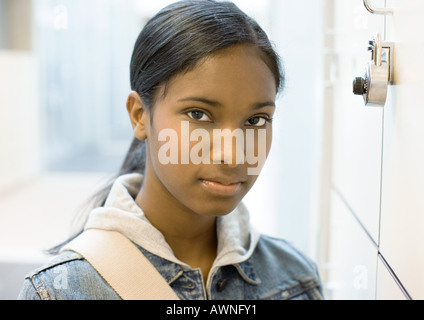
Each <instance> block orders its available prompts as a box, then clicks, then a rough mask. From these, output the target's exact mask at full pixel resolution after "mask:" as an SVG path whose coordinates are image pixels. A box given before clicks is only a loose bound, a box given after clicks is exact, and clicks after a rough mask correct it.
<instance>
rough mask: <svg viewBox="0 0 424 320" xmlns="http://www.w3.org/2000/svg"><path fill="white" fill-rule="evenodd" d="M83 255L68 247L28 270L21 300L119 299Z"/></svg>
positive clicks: (19, 298)
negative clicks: (46, 261)
mask: <svg viewBox="0 0 424 320" xmlns="http://www.w3.org/2000/svg"><path fill="white" fill-rule="evenodd" d="M119 299H120V298H119V296H118V295H117V294H116V292H115V291H114V290H113V289H112V288H111V287H110V286H109V285H108V284H107V282H106V281H105V280H104V279H103V278H102V277H101V276H100V274H99V273H97V271H96V270H95V269H94V268H93V267H92V266H91V264H90V263H88V261H87V260H85V259H84V258H83V257H82V256H81V255H79V254H78V253H75V252H72V251H66V252H64V253H62V254H60V255H58V256H57V257H55V258H53V259H52V260H51V261H50V262H49V263H47V264H46V265H44V266H43V267H41V268H38V269H36V270H34V271H32V272H31V273H29V274H28V275H27V276H26V278H25V280H24V283H23V286H22V289H21V292H20V294H19V296H18V300H119Z"/></svg>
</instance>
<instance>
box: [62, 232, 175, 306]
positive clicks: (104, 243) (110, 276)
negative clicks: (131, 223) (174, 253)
mask: <svg viewBox="0 0 424 320" xmlns="http://www.w3.org/2000/svg"><path fill="white" fill-rule="evenodd" d="M67 250H71V251H75V252H77V253H79V254H80V255H81V256H83V257H84V259H86V260H87V261H88V262H89V263H90V264H91V265H92V266H93V268H94V269H95V270H96V271H97V272H98V273H99V274H100V275H101V276H102V277H103V279H105V280H106V282H107V283H108V284H109V285H110V286H111V287H112V288H113V289H114V290H115V291H116V293H117V294H118V295H119V296H120V297H121V298H122V299H123V300H178V299H179V298H178V297H177V295H176V294H175V292H174V291H173V290H172V288H171V287H170V286H169V284H168V283H167V282H166V280H165V279H164V278H163V277H162V276H161V274H160V273H159V272H158V271H157V270H156V268H155V267H154V266H153V265H152V264H151V263H150V261H149V260H148V259H147V258H146V257H145V256H144V255H143V253H142V252H141V251H140V250H139V249H138V248H137V247H136V246H135V245H134V244H133V243H132V242H131V241H130V240H129V239H128V238H126V237H125V236H124V235H122V234H121V233H119V232H116V231H106V230H100V229H88V230H85V231H84V232H83V233H82V234H81V235H79V236H78V237H76V238H75V239H74V240H72V241H71V242H70V243H68V244H67V245H65V246H64V247H63V248H62V250H61V252H63V251H67Z"/></svg>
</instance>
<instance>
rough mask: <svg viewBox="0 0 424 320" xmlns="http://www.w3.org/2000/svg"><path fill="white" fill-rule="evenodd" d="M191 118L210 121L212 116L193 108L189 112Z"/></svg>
mask: <svg viewBox="0 0 424 320" xmlns="http://www.w3.org/2000/svg"><path fill="white" fill-rule="evenodd" d="M187 114H188V116H189V117H190V118H192V119H193V120H198V121H210V118H209V117H208V116H207V115H206V113H204V112H203V111H200V110H193V111H190V112H188V113H187Z"/></svg>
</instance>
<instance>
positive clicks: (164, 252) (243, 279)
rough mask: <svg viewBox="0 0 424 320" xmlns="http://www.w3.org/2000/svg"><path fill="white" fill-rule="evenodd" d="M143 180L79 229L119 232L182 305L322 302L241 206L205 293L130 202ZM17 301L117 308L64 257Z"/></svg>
mask: <svg viewBox="0 0 424 320" xmlns="http://www.w3.org/2000/svg"><path fill="white" fill-rule="evenodd" d="M141 181H142V176H141V175H138V174H132V175H126V176H122V177H120V178H118V179H117V181H116V182H115V183H114V185H113V187H112V190H111V192H110V194H109V197H108V199H107V201H106V203H105V206H104V207H102V208H96V209H94V210H93V211H92V212H91V213H90V216H89V219H88V221H87V224H86V226H85V229H90V228H100V229H104V230H114V231H119V232H121V233H122V234H124V235H125V236H127V237H128V238H129V239H130V240H131V241H132V242H133V243H134V245H136V246H137V248H138V249H139V250H140V251H141V252H142V254H144V255H145V256H146V257H147V258H148V259H149V261H150V262H151V263H152V264H153V265H154V266H155V268H156V269H157V270H158V271H159V273H160V274H161V275H162V276H163V278H164V279H165V280H166V281H167V282H168V284H169V285H170V286H171V288H172V289H173V290H174V292H175V293H176V294H177V296H178V297H179V298H180V299H182V300H203V299H210V300H262V299H273V300H285V299H314V300H315V299H322V288H321V283H320V279H319V275H318V271H317V268H316V265H315V264H314V263H313V262H312V261H311V260H310V259H308V258H307V257H306V256H304V255H303V254H302V253H301V252H299V251H298V250H297V249H295V248H294V247H293V246H292V245H291V244H289V243H288V242H287V241H285V240H281V239H276V238H272V237H269V236H265V235H260V234H259V233H258V232H256V231H255V230H254V229H253V228H252V227H251V226H250V224H249V217H248V212H247V210H246V209H245V208H244V206H243V205H242V204H241V205H240V206H239V207H238V208H237V209H236V210H235V211H234V212H232V213H230V214H229V215H227V216H225V217H220V218H218V221H217V235H218V254H217V258H216V260H215V262H214V264H213V266H212V268H211V270H210V273H209V276H208V279H207V281H206V286H205V284H204V281H203V277H202V273H201V270H200V269H199V268H196V269H194V268H191V267H190V266H189V265H187V264H185V263H184V262H182V261H179V260H178V259H177V258H176V257H175V256H174V254H173V252H172V249H171V248H170V247H169V245H168V244H167V243H166V241H165V239H164V237H163V236H162V234H161V233H160V231H159V230H157V229H155V228H154V227H153V225H151V224H150V222H149V221H148V220H147V218H146V217H145V216H144V213H143V212H142V211H141V208H140V207H138V206H137V204H136V203H135V201H134V195H135V194H136V193H137V190H139V188H140V186H141ZM18 299H22V300H118V299H120V297H119V296H118V294H117V293H116V292H115V291H114V290H113V288H112V287H110V286H109V285H108V283H107V282H106V281H105V280H104V279H103V278H102V277H101V275H100V274H98V273H97V271H96V270H95V269H94V268H93V267H92V266H91V265H90V264H89V263H88V262H87V261H86V260H85V259H84V258H83V257H82V256H80V255H79V254H78V253H75V252H72V251H65V252H63V253H61V254H59V255H58V256H56V257H55V258H53V259H52V261H50V262H49V263H48V264H47V265H45V266H43V267H41V268H39V269H37V270H34V271H33V272H31V273H30V274H28V275H27V277H26V278H25V280H24V284H23V287H22V289H21V292H20V294H19V296H18Z"/></svg>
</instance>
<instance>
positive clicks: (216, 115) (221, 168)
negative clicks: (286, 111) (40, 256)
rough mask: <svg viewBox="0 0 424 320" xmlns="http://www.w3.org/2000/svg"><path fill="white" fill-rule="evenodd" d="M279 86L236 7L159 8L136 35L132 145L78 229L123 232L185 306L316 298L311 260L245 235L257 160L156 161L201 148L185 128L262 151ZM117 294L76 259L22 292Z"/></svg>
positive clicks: (206, 3)
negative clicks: (243, 136)
mask: <svg viewBox="0 0 424 320" xmlns="http://www.w3.org/2000/svg"><path fill="white" fill-rule="evenodd" d="M283 83H284V74H283V70H282V67H281V64H280V61H279V57H278V55H277V54H276V52H275V51H274V49H273V47H272V45H271V43H270V41H269V39H268V38H267V36H266V34H265V32H264V31H263V30H262V29H261V28H260V27H259V26H258V24H257V23H256V22H255V21H254V20H252V19H251V18H250V17H248V16H246V14H244V13H243V12H242V11H240V9H238V8H237V7H236V6H235V5H234V4H233V3H231V2H221V1H219V2H218V1H213V0H192V1H179V2H176V3H174V4H172V5H170V6H168V7H166V8H164V9H163V10H161V11H160V12H159V13H158V14H157V15H156V16H155V17H153V18H152V19H151V20H150V21H149V22H148V23H147V25H146V26H145V27H144V28H143V30H142V31H141V33H140V35H139V37H138V39H137V41H136V44H135V47H134V52H133V56H132V61H131V88H132V90H133V91H132V92H131V93H130V94H129V97H128V99H127V104H126V107H127V111H128V114H129V118H130V121H131V124H132V127H133V130H134V135H135V137H134V140H133V143H132V145H131V147H130V150H129V152H128V154H127V156H126V159H125V161H124V163H123V166H122V168H121V170H120V172H119V174H118V177H117V178H116V179H115V180H114V182H113V184H111V186H109V187H107V188H106V189H105V190H104V191H103V193H101V194H100V196H101V199H100V203H99V204H98V205H97V206H96V208H95V209H93V210H92V211H91V212H90V214H89V216H88V219H87V222H86V224H85V226H84V230H81V232H80V233H82V232H85V231H87V230H90V229H103V230H113V231H118V232H119V233H121V234H122V235H124V236H125V237H127V238H128V239H130V240H131V241H132V243H133V244H134V246H136V247H137V249H138V250H139V251H140V252H141V253H142V254H143V255H144V256H145V257H147V259H148V260H149V261H150V262H151V264H152V265H153V266H154V267H155V268H156V270H157V271H158V272H159V273H160V275H161V276H162V277H163V278H164V279H165V280H166V282H167V283H168V285H169V286H170V287H171V288H172V290H173V291H174V292H175V294H176V295H177V296H178V298H180V299H321V298H322V290H321V284H320V280H319V276H318V273H317V268H316V266H315V264H314V263H312V262H311V261H310V260H309V259H308V258H307V257H305V256H304V255H302V254H301V253H300V252H299V251H297V250H296V249H295V248H294V247H292V246H291V245H290V244H289V243H287V242H286V241H284V240H280V239H275V238H271V237H268V236H265V235H260V234H258V232H256V231H255V230H254V229H253V228H251V227H250V223H249V214H248V212H247V210H246V209H245V207H243V204H242V202H241V201H242V199H243V197H244V196H245V195H246V193H247V192H248V191H249V190H250V189H251V187H252V186H253V184H254V183H255V180H256V178H257V175H252V174H248V168H249V167H254V166H257V165H258V164H250V163H248V162H247V161H244V162H243V163H240V162H235V161H230V159H228V154H224V151H223V150H224V149H225V148H223V147H222V148H221V147H220V148H219V149H217V148H216V146H212V145H211V147H210V149H209V150H207V149H202V151H201V152H200V153H203V155H202V157H203V159H204V157H205V156H207V157H210V159H211V161H210V162H208V161H202V162H200V163H199V161H196V162H195V163H194V161H188V163H183V162H182V161H181V157H182V154H178V159H179V160H180V161H179V163H166V162H165V163H164V161H163V159H161V156H162V157H163V156H164V154H165V155H168V156H170V153H171V152H178V151H181V150H182V149H183V148H182V146H183V145H185V146H188V149H189V150H192V149H193V147H194V145H196V143H198V142H196V141H193V140H192V139H190V140H189V141H187V138H188V137H187V135H183V134H182V130H181V126H182V123H186V124H188V125H189V132H190V133H193V131H194V130H196V129H202V130H203V131H202V132H203V133H204V132H208V133H210V137H212V136H213V132H214V130H216V129H220V130H225V129H229V130H230V132H233V131H234V130H236V129H239V130H240V129H241V130H242V131H243V132H244V133H246V132H247V131H249V130H250V131H251V132H252V131H253V132H254V133H256V134H255V135H254V137H255V138H254V141H253V142H254V143H255V144H256V145H255V146H254V149H255V150H256V151H258V150H259V149H260V148H259V146H258V144H262V145H260V146H262V147H264V148H265V150H266V155H267V154H268V152H269V150H270V147H271V136H272V118H273V115H274V111H275V108H276V106H275V99H276V95H277V94H278V93H279V92H280V91H281V90H282V88H283ZM166 130H167V131H166ZM169 130H171V131H172V132H175V134H176V135H177V136H176V139H177V140H176V141H177V145H176V146H175V148H174V147H172V146H170V147H169V148H168V149H167V152H165V153H163V152H162V151H163V149H161V148H163V147H164V145H165V144H167V143H170V138H171V137H168V138H166V139H164V138H163V133H164V132H170V131H169ZM255 131H256V132H255ZM259 131H261V132H262V133H264V134H266V140H265V141H260V140H259V138H258V137H259ZM202 139H205V137H203V138H202ZM212 140H213V139H212V138H211V139H210V141H212ZM263 144H266V147H265V146H264V145H263ZM235 149H236V148H232V149H231V150H230V151H231V152H232V153H234V152H235ZM231 152H230V156H231V159H233V154H231ZM220 156H221V157H220ZM216 159H220V160H219V161H217V160H216ZM102 195H103V196H102ZM146 290H148V289H146ZM120 298H121V297H120V296H119V295H118V293H117V292H116V291H115V290H114V289H113V288H112V287H111V286H110V285H109V284H108V282H107V281H105V279H103V277H102V276H100V275H99V273H98V272H97V271H96V270H95V269H94V268H93V266H92V265H91V264H90V263H89V262H88V261H87V260H86V259H84V258H83V257H82V256H81V255H79V254H78V253H76V252H73V251H64V252H61V253H60V254H58V255H57V257H55V258H54V260H53V261H52V262H50V263H49V264H47V265H46V266H44V267H42V268H40V269H38V270H36V271H34V272H32V273H30V274H29V275H28V276H27V277H26V279H25V282H24V285H23V288H22V290H21V293H20V295H19V299H46V300H48V299H120Z"/></svg>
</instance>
